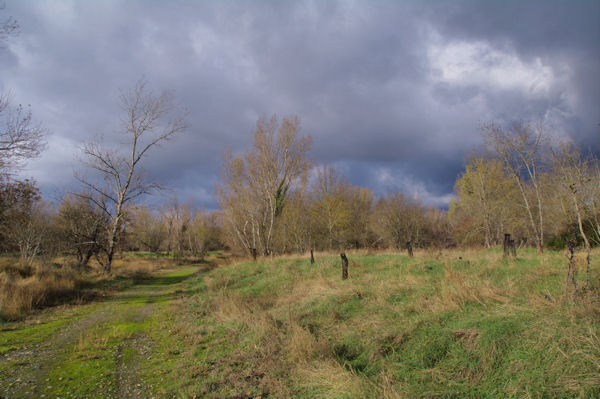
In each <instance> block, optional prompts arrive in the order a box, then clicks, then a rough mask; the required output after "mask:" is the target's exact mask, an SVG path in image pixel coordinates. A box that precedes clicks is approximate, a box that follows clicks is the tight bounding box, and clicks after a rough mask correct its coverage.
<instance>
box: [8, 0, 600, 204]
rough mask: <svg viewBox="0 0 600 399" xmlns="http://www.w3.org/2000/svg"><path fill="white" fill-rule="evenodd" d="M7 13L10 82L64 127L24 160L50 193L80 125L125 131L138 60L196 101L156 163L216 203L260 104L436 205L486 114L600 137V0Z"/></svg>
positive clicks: (152, 76)
mask: <svg viewBox="0 0 600 399" xmlns="http://www.w3.org/2000/svg"><path fill="white" fill-rule="evenodd" d="M8 16H13V17H14V18H15V19H17V20H18V21H19V23H20V25H21V32H20V34H19V35H18V36H16V37H11V38H10V40H9V41H8V43H7V44H6V45H5V46H4V48H3V49H0V70H1V72H0V90H2V91H3V92H7V91H10V92H11V95H12V98H13V101H14V102H16V103H24V104H31V107H32V111H33V113H34V115H35V117H36V119H37V120H39V121H40V122H42V123H43V125H44V126H45V127H46V129H47V130H48V131H49V132H50V133H51V134H50V135H49V136H48V144H49V145H48V149H47V150H46V151H45V152H44V153H43V155H42V156H41V157H40V158H39V159H37V160H34V161H32V162H30V163H29V164H28V167H27V168H26V169H25V170H23V171H22V172H21V175H22V176H23V177H29V176H31V177H33V178H35V179H36V181H37V182H38V184H39V185H40V187H42V189H43V191H44V193H45V194H47V195H51V193H59V192H62V191H64V190H67V189H70V188H71V187H73V185H74V180H73V169H74V168H75V169H76V168H79V167H80V166H79V163H78V161H77V159H76V157H75V154H76V153H77V151H78V150H77V148H78V145H80V144H81V143H82V142H84V141H87V140H90V139H91V138H92V137H95V136H97V135H102V137H103V138H104V140H105V141H106V142H107V144H111V143H112V144H115V145H116V144H118V143H119V142H121V141H122V138H120V137H119V136H118V133H117V132H118V124H119V118H120V117H121V115H120V113H119V112H120V110H119V108H118V103H117V98H118V94H119V91H120V90H124V89H127V88H129V87H131V86H133V85H134V84H135V82H136V81H137V80H138V79H139V78H140V77H141V76H144V77H145V78H146V79H147V80H148V82H149V83H150V85H151V86H152V87H153V88H154V90H156V91H160V90H162V89H168V90H170V91H172V93H173V95H174V97H175V98H176V99H177V102H178V103H179V104H181V105H182V106H185V107H186V108H187V109H188V110H189V111H190V116H189V119H188V124H189V129H188V131H187V132H186V133H185V134H183V135H182V136H181V137H179V138H178V139H177V140H176V141H174V142H172V143H169V144H168V145H165V146H164V147H162V148H160V149H158V150H156V151H154V152H153V153H151V154H150V157H149V158H148V159H147V162H146V163H145V165H144V166H145V169H146V170H147V172H148V174H149V175H150V176H151V177H152V178H154V179H156V180H158V181H159V182H161V183H166V184H168V185H169V186H171V187H172V190H171V191H170V193H171V194H173V193H175V194H176V195H177V196H178V197H179V199H180V200H182V201H192V202H194V203H196V204H198V205H205V206H206V207H208V208H213V207H215V206H216V205H215V202H214V199H213V191H214V187H215V184H216V182H217V181H218V176H219V168H220V164H221V160H222V153H223V150H224V149H225V148H232V149H233V150H234V151H240V152H241V151H243V150H244V149H245V148H246V147H248V146H249V145H250V143H251V139H252V129H253V127H254V125H255V123H256V120H257V118H258V117H260V116H261V115H271V114H278V115H280V116H284V115H288V114H295V115H298V116H299V117H300V119H301V123H302V132H303V133H305V134H310V135H311V136H312V138H313V149H312V151H311V157H312V158H313V159H314V161H315V162H319V163H322V162H326V163H328V164H330V165H335V166H337V167H339V168H340V170H341V171H342V172H343V173H344V174H345V175H346V177H347V178H348V179H349V180H350V181H351V182H352V183H354V184H357V185H362V186H369V187H371V188H373V189H374V190H375V191H376V192H377V193H379V194H381V193H385V192H386V191H388V190H402V191H405V192H406V193H408V194H410V195H414V196H418V197H419V198H421V199H422V200H423V202H425V203H427V204H432V205H439V206H445V205H446V204H447V203H448V201H449V200H450V198H451V194H452V186H453V184H454V181H455V178H456V176H457V174H459V173H460V171H461V168H462V164H463V160H464V157H465V154H466V153H468V152H469V151H471V150H472V149H474V148H476V147H477V146H479V145H481V139H480V136H479V131H478V126H479V125H480V124H481V123H484V122H487V121H491V120H495V121H499V122H508V121H512V120H521V119H524V120H541V121H543V122H544V123H546V124H547V126H548V127H549V128H550V129H552V131H553V132H555V133H556V134H560V135H564V136H570V137H572V138H573V139H574V140H575V141H577V142H579V143H580V144H582V145H585V146H592V147H593V146H596V149H597V146H598V143H599V142H600V129H599V127H598V123H599V122H600V117H599V115H598V110H600V79H599V78H598V71H600V47H599V46H598V43H599V42H600V3H599V2H594V1H584V0H581V1H552V0H550V1H502V2H500V1H498V2H488V1H485V2H484V1H453V2H448V1H437V2H436V1H433V2H429V1H428V2H418V1H415V2H410V1H406V2H394V1H383V0H382V1H375V2H367V1H296V2H278V1H251V2H248V1H218V2H217V1H191V0H189V1H184V0H180V1H169V2H164V1H161V2H159V1H142V0H138V1H118V0H111V1H97V2H82V1H75V0H72V1H68V0H65V1H42V0H39V1H34V0H32V1H15V0H7V2H6V8H5V9H4V10H2V11H0V20H3V19H5V18H8ZM171 194H170V195H171Z"/></svg>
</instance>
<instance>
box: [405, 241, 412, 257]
mask: <svg viewBox="0 0 600 399" xmlns="http://www.w3.org/2000/svg"><path fill="white" fill-rule="evenodd" d="M406 250H407V251H408V256H410V257H411V258H412V257H413V248H412V242H410V241H407V242H406Z"/></svg>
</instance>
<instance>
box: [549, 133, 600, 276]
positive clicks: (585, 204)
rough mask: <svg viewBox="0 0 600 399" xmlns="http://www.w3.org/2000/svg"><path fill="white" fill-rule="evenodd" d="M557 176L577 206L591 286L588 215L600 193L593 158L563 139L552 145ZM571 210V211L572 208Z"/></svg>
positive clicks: (576, 212) (559, 185) (559, 183)
mask: <svg viewBox="0 0 600 399" xmlns="http://www.w3.org/2000/svg"><path fill="white" fill-rule="evenodd" d="M552 156H553V160H554V165H553V166H554V171H555V177H556V178H557V179H558V187H560V188H562V189H563V191H564V192H566V193H568V197H569V198H570V200H571V204H572V206H573V208H572V212H574V216H575V218H576V220H577V227H578V229H579V235H580V236H581V238H582V239H583V242H584V244H585V250H586V288H589V286H590V253H591V246H590V240H589V238H588V235H587V233H586V231H585V228H584V222H585V219H586V218H588V217H589V218H590V219H591V217H592V214H593V213H592V212H590V209H588V208H591V207H592V206H593V204H594V199H595V198H594V197H595V196H597V195H598V187H597V186H596V185H595V184H594V180H593V165H592V163H593V159H586V158H585V157H583V156H582V154H581V151H580V150H579V149H578V148H577V147H575V146H574V145H572V144H570V143H566V142H559V143H558V145H557V147H556V148H553V149H552ZM569 213H571V212H569Z"/></svg>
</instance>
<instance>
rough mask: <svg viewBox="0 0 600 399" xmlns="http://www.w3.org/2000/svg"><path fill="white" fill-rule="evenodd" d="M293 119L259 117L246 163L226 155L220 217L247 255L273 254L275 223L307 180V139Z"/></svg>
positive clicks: (240, 158) (244, 159) (243, 160)
mask: <svg viewBox="0 0 600 399" xmlns="http://www.w3.org/2000/svg"><path fill="white" fill-rule="evenodd" d="M299 131H300V121H299V119H298V118H297V117H295V116H291V117H284V118H283V119H282V121H281V123H279V121H278V120H277V117H275V116H273V117H271V118H270V119H266V118H265V117H262V118H260V119H259V120H258V122H257V123H256V130H255V132H254V143H253V146H252V149H251V150H249V151H248V152H246V154H245V156H244V157H239V158H234V157H233V156H232V154H231V153H226V154H225V160H224V163H223V176H222V183H221V185H220V186H219V188H218V190H217V191H218V195H219V200H220V203H221V209H223V215H224V216H225V220H226V221H227V222H228V225H229V228H230V229H231V230H233V233H234V235H235V237H236V241H237V242H238V243H239V244H241V246H242V247H243V248H244V249H246V250H247V251H249V252H251V251H252V249H253V248H254V249H260V251H261V252H262V253H263V254H264V255H268V254H270V253H271V250H272V248H271V247H272V241H273V233H274V231H275V221H276V219H277V217H278V216H279V214H280V213H281V211H282V209H283V206H284V204H285V201H286V198H287V195H288V192H289V191H290V190H292V189H293V188H294V186H295V185H296V184H297V183H298V181H299V180H302V178H305V177H306V174H307V172H308V169H309V167H310V163H309V162H308V160H307V159H306V153H307V152H308V150H309V148H310V144H311V139H310V136H302V137H299V136H298V133H299Z"/></svg>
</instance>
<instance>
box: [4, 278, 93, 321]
mask: <svg viewBox="0 0 600 399" xmlns="http://www.w3.org/2000/svg"><path fill="white" fill-rule="evenodd" d="M82 282H83V281H82V279H81V278H80V277H79V276H78V275H77V274H76V273H75V272H74V271H73V270H38V271H37V272H36V273H35V274H33V275H31V276H29V277H25V278H23V277H20V276H19V275H14V274H9V273H7V272H2V273H0V316H1V317H2V318H4V319H8V320H14V319H19V318H21V317H23V315H25V314H28V313H30V312H31V311H33V310H34V309H37V308H40V307H44V306H49V305H54V304H57V303H61V302H62V301H64V300H66V299H73V298H74V297H76V296H77V294H78V291H79V287H80V286H81V284H82Z"/></svg>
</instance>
